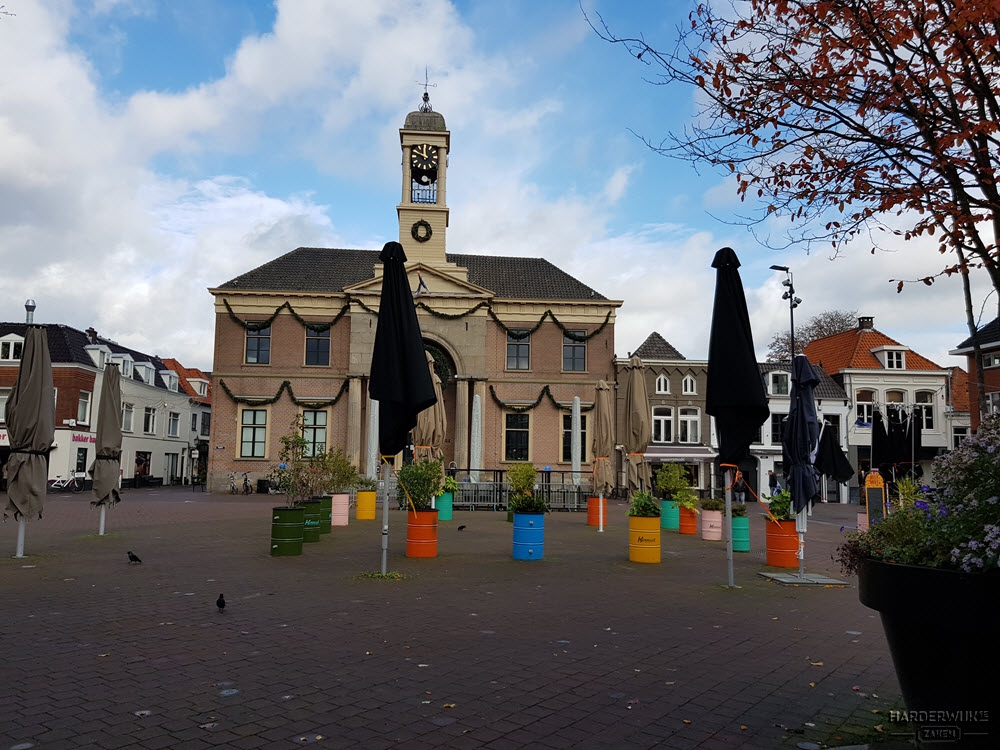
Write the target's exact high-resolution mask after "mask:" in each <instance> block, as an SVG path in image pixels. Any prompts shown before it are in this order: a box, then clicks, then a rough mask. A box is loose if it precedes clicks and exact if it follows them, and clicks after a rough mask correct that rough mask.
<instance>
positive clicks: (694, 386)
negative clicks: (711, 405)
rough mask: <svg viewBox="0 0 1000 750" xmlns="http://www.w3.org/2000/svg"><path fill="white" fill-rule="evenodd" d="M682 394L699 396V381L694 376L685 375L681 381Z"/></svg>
mask: <svg viewBox="0 0 1000 750" xmlns="http://www.w3.org/2000/svg"><path fill="white" fill-rule="evenodd" d="M681 393H682V394H683V395H685V396H696V395H698V381H697V380H695V378H694V376H693V375H685V376H684V379H683V380H682V381H681Z"/></svg>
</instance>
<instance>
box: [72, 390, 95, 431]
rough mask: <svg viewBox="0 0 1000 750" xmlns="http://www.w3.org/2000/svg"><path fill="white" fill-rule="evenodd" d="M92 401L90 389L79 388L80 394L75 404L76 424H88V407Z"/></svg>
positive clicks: (92, 395)
mask: <svg viewBox="0 0 1000 750" xmlns="http://www.w3.org/2000/svg"><path fill="white" fill-rule="evenodd" d="M93 401H94V394H93V393H92V392H91V391H85V390H83V389H81V390H80V396H79V398H78V400H77V404H76V421H77V424H90V407H91V404H92V403H93Z"/></svg>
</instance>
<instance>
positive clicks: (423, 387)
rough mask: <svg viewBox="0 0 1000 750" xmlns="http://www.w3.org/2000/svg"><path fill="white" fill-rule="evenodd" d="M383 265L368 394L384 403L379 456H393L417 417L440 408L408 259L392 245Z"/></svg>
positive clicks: (380, 404) (380, 408)
mask: <svg viewBox="0 0 1000 750" xmlns="http://www.w3.org/2000/svg"><path fill="white" fill-rule="evenodd" d="M378 259H379V260H380V261H382V297H381V301H380V303H379V310H378V327H377V328H376V329H375V344H374V348H373V349H372V365H371V371H370V374H369V378H368V394H369V395H370V396H371V397H372V399H373V400H375V401H378V439H379V450H380V451H381V453H382V455H383V456H392V455H395V454H397V453H399V452H400V451H401V450H403V446H404V445H406V439H407V436H408V435H409V433H410V430H412V429H413V428H414V427H415V426H416V424H417V414H419V413H420V412H422V411H423V410H424V409H427V408H429V407H431V406H433V405H434V404H435V403H436V402H437V397H436V396H435V395H434V383H432V382H431V375H430V371H429V370H428V369H427V357H426V355H425V354H424V341H423V337H422V336H421V334H420V323H419V322H418V321H417V309H416V308H415V307H414V306H413V293H412V292H411V291H410V285H409V283H408V282H407V280H406V268H405V265H404V264H405V263H406V253H404V252H403V246H402V245H400V244H399V243H398V242H387V243H385V247H383V248H382V252H381V253H379V256H378Z"/></svg>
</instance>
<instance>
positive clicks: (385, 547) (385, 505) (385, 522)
mask: <svg viewBox="0 0 1000 750" xmlns="http://www.w3.org/2000/svg"><path fill="white" fill-rule="evenodd" d="M382 463H383V464H384V465H385V475H384V477H383V479H382V481H381V482H379V484H380V485H382V575H385V574H386V569H385V566H386V556H387V555H388V553H389V485H388V484H387V480H388V479H389V462H388V461H386V459H385V456H382Z"/></svg>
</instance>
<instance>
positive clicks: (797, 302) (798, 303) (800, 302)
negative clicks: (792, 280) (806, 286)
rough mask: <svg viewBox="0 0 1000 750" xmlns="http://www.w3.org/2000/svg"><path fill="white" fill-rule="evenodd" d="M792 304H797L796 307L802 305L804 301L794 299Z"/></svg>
mask: <svg viewBox="0 0 1000 750" xmlns="http://www.w3.org/2000/svg"><path fill="white" fill-rule="evenodd" d="M792 302H793V303H794V304H795V306H796V307H798V306H799V305H801V304H802V300H800V299H799V298H798V297H792Z"/></svg>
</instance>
